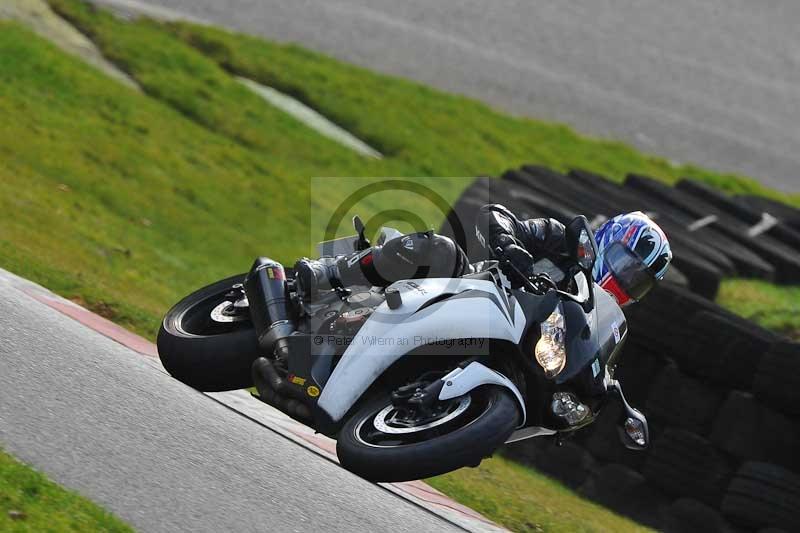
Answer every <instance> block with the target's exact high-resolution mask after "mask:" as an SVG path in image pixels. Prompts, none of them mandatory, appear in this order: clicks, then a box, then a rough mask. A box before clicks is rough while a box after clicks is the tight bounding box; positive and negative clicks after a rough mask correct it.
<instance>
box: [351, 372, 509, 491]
mask: <svg viewBox="0 0 800 533" xmlns="http://www.w3.org/2000/svg"><path fill="white" fill-rule="evenodd" d="M519 420H520V412H519V407H518V406H517V402H516V400H515V399H514V398H513V396H512V395H511V394H510V392H509V391H507V390H505V389H503V388H501V387H496V386H484V387H479V388H477V389H474V390H472V391H470V392H469V393H467V394H465V395H463V396H459V397H458V398H453V399H451V400H445V401H441V402H437V404H436V405H435V406H433V407H431V408H429V409H428V410H426V411H425V412H420V411H415V410H413V409H409V408H407V407H397V406H394V405H393V404H392V402H391V401H390V400H389V398H388V395H386V396H382V397H380V398H378V399H376V400H374V401H372V402H370V403H368V404H367V405H365V406H364V407H363V408H362V409H360V410H359V411H358V412H356V414H355V415H354V416H353V417H352V418H350V420H348V421H347V423H346V424H345V426H344V427H343V428H342V431H341V433H340V434H339V439H338V441H337V443H336V452H337V454H338V456H339V461H340V462H341V464H342V466H344V467H345V468H347V469H348V470H350V471H351V472H354V473H355V474H358V475H359V476H361V477H363V478H365V479H368V480H370V481H408V480H412V479H422V478H427V477H431V476H435V475H439V474H443V473H445V472H450V471H452V470H456V469H457V468H461V467H463V466H477V465H478V464H479V463H480V462H481V460H482V459H483V458H484V457H488V456H490V455H491V454H492V453H493V452H494V450H495V449H497V447H499V446H500V445H502V444H503V443H504V442H505V440H506V439H507V438H508V437H509V435H511V433H512V432H513V431H514V428H515V427H516V426H517V424H518V423H519Z"/></svg>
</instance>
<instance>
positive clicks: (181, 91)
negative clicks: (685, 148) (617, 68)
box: [0, 0, 800, 529]
mask: <svg viewBox="0 0 800 533" xmlns="http://www.w3.org/2000/svg"><path fill="white" fill-rule="evenodd" d="M51 4H52V5H53V7H54V9H56V10H57V11H58V12H59V13H60V14H61V15H62V16H64V17H65V18H67V19H69V20H70V21H72V22H73V23H74V24H75V25H76V26H77V27H78V28H79V29H80V30H81V31H82V32H83V33H85V34H86V35H88V36H89V37H90V38H91V39H92V40H93V41H94V42H95V43H97V45H98V46H99V48H100V49H101V51H102V52H103V54H104V55H105V56H106V57H107V58H109V59H111V60H112V61H113V62H114V63H115V64H117V65H118V66H120V67H121V68H122V69H123V70H124V71H125V72H126V73H128V74H129V75H130V76H132V77H133V78H134V79H135V80H136V81H137V83H138V84H139V85H140V86H141V87H142V89H143V91H144V93H138V92H136V91H133V90H130V89H128V88H126V87H123V86H121V85H119V84H117V83H115V82H114V81H113V80H111V79H109V78H106V77H104V76H103V75H102V74H101V73H99V72H97V71H95V70H93V69H92V68H90V67H89V66H87V65H85V64H84V63H82V62H80V61H79V60H77V59H75V58H72V57H70V56H67V55H65V54H63V53H61V52H60V51H59V50H57V49H56V48H54V47H53V46H51V45H50V44H48V43H47V42H45V41H43V40H42V39H40V38H38V37H36V36H35V35H33V34H32V33H30V32H29V31H27V30H25V29H24V28H22V27H21V26H19V25H17V24H12V23H0V123H2V124H3V128H0V266H2V267H4V268H7V269H9V270H12V271H14V272H16V273H18V274H20V275H22V276H25V277H27V278H30V279H32V280H34V281H36V282H38V283H41V284H43V285H45V286H47V287H49V288H50V289H52V290H54V291H56V292H59V293H61V294H62V295H65V296H67V297H70V298H73V299H75V300H77V301H80V302H82V303H85V304H86V305H87V306H88V307H89V308H92V309H95V310H97V311H98V312H100V313H101V314H103V315H104V316H106V317H108V318H110V319H112V320H114V321H116V322H118V323H120V324H122V325H124V326H126V327H128V328H130V329H133V330H135V331H137V332H139V333H141V334H143V335H145V336H147V337H150V338H153V337H154V335H155V332H156V330H157V327H158V323H159V319H160V317H161V316H162V315H163V313H164V311H165V310H166V309H167V308H168V307H169V306H170V305H171V304H173V303H174V302H175V301H177V300H178V299H179V298H180V297H181V296H183V295H184V294H186V293H188V292H189V291H191V290H193V289H196V288H197V287H199V286H202V285H204V284H206V283H209V282H212V281H214V280H216V279H220V278H222V277H225V276H228V275H231V274H232V273H235V272H241V271H242V270H244V269H246V268H247V266H248V265H249V264H250V262H251V261H252V258H253V257H255V256H257V255H261V254H269V255H270V256H272V257H274V258H275V259H278V260H281V261H285V262H292V261H294V259H296V258H297V257H299V256H301V255H304V254H310V253H312V252H311V250H310V246H309V245H310V242H311V239H309V238H308V237H309V235H310V232H311V227H312V226H313V225H314V224H313V221H314V220H324V219H325V218H326V217H328V216H329V215H330V213H332V212H334V211H335V210H336V208H337V206H339V205H340V202H341V201H342V199H343V196H342V194H343V192H344V191H347V190H350V189H349V188H348V187H345V186H343V183H345V182H348V183H353V184H362V183H364V181H362V180H370V179H373V180H375V181H379V180H380V178H368V177H369V176H399V177H414V176H475V175H478V174H485V173H499V172H500V171H502V170H504V169H506V168H510V167H513V166H517V165H520V164H522V163H537V164H543V165H548V166H551V167H554V168H558V169H562V170H563V169H567V168H568V167H572V166H578V167H583V168H586V169H588V170H592V171H595V172H598V173H602V174H604V175H607V176H609V177H611V178H612V179H616V180H620V179H622V177H623V176H624V175H625V174H626V173H627V172H637V173H642V174H648V175H652V176H655V177H657V178H659V179H662V180H664V181H667V182H672V181H675V180H676V179H678V178H679V177H681V176H690V177H694V178H696V179H700V180H703V181H706V182H708V183H712V184H715V185H717V186H719V187H721V188H723V189H725V190H727V191H730V192H749V193H755V194H763V195H767V196H772V197H778V195H777V193H775V192H774V191H769V190H766V189H764V188H763V187H762V186H760V185H759V184H757V183H756V182H754V181H753V180H749V179H746V178H742V177H738V176H731V175H723V174H717V173H713V172H710V171H706V170H702V169H699V168H695V167H673V166H671V165H670V164H668V163H667V162H666V161H665V160H663V159H660V158H657V157H653V156H650V155H647V154H642V153H640V152H638V151H636V150H634V149H632V148H630V147H628V146H625V145H623V144H621V143H617V142H609V141H603V140H598V139H589V138H586V137H582V136H580V135H578V134H576V133H575V132H574V131H572V130H571V129H569V128H567V127H565V126H561V125H557V124H551V123H545V122H539V121H535V120H530V119H522V118H515V117H511V116H508V115H504V114H502V113H499V112H497V111H494V110H492V109H491V108H489V107H487V106H485V105H483V104H481V103H478V102H475V101H473V100H469V99H466V98H463V97H459V96H454V95H449V94H445V93H442V92H438V91H434V90H432V89H429V88H426V87H424V86H421V85H418V84H415V83H412V82H408V81H405V80H401V79H397V78H393V77H389V76H382V75H378V74H375V73H372V72H369V71H366V70H364V69H360V68H357V67H353V66H351V65H347V64H344V63H341V62H338V61H336V60H333V59H331V58H328V57H325V56H323V55H320V54H316V53H312V52H309V51H307V50H304V49H302V48H299V47H297V46H291V45H276V44H273V43H269V42H265V41H262V40H259V39H255V38H252V37H247V36H242V35H236V34H232V33H228V32H224V31H221V30H217V29H213V28H206V27H201V26H193V25H188V24H161V23H158V22H154V21H151V20H146V19H145V20H137V21H122V20H118V19H116V18H114V17H113V16H111V15H109V14H107V13H106V12H104V11H101V10H97V9H95V8H93V7H91V6H89V5H87V4H84V3H81V2H77V1H74V0H51ZM232 73H235V74H238V75H242V76H245V77H249V78H252V79H255V80H257V81H260V82H263V83H266V84H269V85H272V86H274V87H276V88H278V89H281V90H283V91H285V92H287V93H290V94H293V95H295V96H296V97H298V98H299V99H300V100H302V101H304V102H305V103H306V104H308V105H310V106H311V107H313V108H315V109H317V110H318V111H320V112H322V113H323V114H325V115H327V116H328V117H329V118H332V119H333V120H334V121H335V122H337V123H338V124H340V125H342V126H344V127H345V128H347V129H348V130H350V131H351V132H353V133H354V134H356V135H357V136H359V137H361V138H362V139H364V140H365V141H366V142H368V143H369V144H371V145H373V146H375V147H376V148H377V149H378V150H380V151H381V152H382V153H384V154H385V155H386V157H385V159H383V160H381V161H375V160H372V159H369V158H363V157H360V156H358V155H356V154H354V153H352V152H350V151H349V150H348V149H346V148H344V147H341V146H339V145H338V144H336V143H334V142H332V141H330V140H328V139H326V138H324V137H322V136H321V135H319V134H317V133H316V132H314V131H313V130H311V129H309V128H307V127H306V126H304V125H302V124H300V123H297V122H296V121H294V120H292V119H291V118H290V117H288V116H287V115H285V114H284V113H282V112H281V111H279V110H277V109H275V108H272V107H270V106H269V105H267V104H266V103H265V102H263V101H262V100H261V99H259V98H258V97H256V96H255V95H253V94H251V93H250V92H249V91H247V90H246V89H244V88H243V87H241V86H240V85H239V84H238V83H236V82H235V81H233V80H232V77H231V74H232ZM314 176H329V177H339V178H340V179H336V180H333V179H328V180H325V179H314V180H312V179H311V178H312V177H314ZM346 177H350V178H347V179H345V178H346ZM418 181H419V182H420V183H423V184H425V185H426V186H430V187H431V188H433V189H435V190H436V191H437V193H439V194H440V195H441V196H442V198H443V199H444V200H445V201H446V202H448V201H449V202H452V201H453V200H454V199H455V198H456V197H457V196H458V194H459V193H460V192H461V190H462V189H463V186H464V185H465V184H466V180H458V179H454V180H447V179H431V178H421V179H419V180H418ZM312 185H313V186H312ZM782 199H783V200H785V201H790V202H794V203H795V204H796V205H800V199H798V198H797V197H792V198H785V197H784V198H782ZM387 207H391V208H392V209H394V210H397V211H399V210H403V209H405V210H413V211H414V212H415V213H417V214H418V215H419V216H420V218H421V220H422V221H423V224H425V225H428V226H431V227H435V226H438V224H439V222H440V220H441V217H442V215H441V213H439V212H438V211H437V209H436V208H435V206H431V205H427V204H425V203H424V202H423V203H421V202H418V201H417V200H416V199H413V198H412V199H409V197H408V195H402V194H400V195H394V196H392V195H387V196H375V197H373V198H371V199H370V201H369V202H366V203H365V204H362V205H361V206H360V207H359V210H360V211H361V213H362V214H363V215H365V218H369V217H370V216H371V215H378V214H380V213H381V212H384V213H385V211H383V210H384V209H385V208H387ZM389 216H391V215H389ZM384 218H385V217H384ZM503 465H505V467H508V468H509V469H511V466H510V465H506V463H505V462H504V461H503V460H495V461H494V462H490V463H488V464H487V466H486V467H481V468H480V469H478V470H475V471H472V470H470V471H464V472H457V473H454V474H451V475H448V476H445V477H443V478H440V479H437V480H434V481H433V483H434V484H435V485H438V486H440V487H442V488H444V490H445V491H447V492H448V493H450V494H451V495H453V496H455V497H456V498H460V499H462V501H465V503H468V504H470V505H472V504H474V505H476V506H477V507H478V508H479V509H480V510H482V511H484V512H486V513H487V515H488V516H490V517H491V518H494V519H495V520H498V521H500V522H504V521H506V520H509V521H512V520H518V519H519V520H522V519H521V518H519V517H523V516H526V515H527V514H528V513H529V512H531V513H532V512H534V511H533V509H530V508H529V507H530V506H531V505H533V504H532V503H531V502H530V500H528V499H526V497H523V496H525V495H527V494H530V493H533V492H535V491H536V490H544V489H542V488H541V486H542V485H541V484H547V483H550V484H551V485H552V487H551V488H552V490H553V491H555V492H554V493H555V494H561V496H563V497H566V496H564V493H563V492H558V491H563V490H565V489H561V488H557V487H558V486H557V485H556V484H555V483H553V482H549V481H548V480H546V478H535V476H534V475H533V474H531V476H534V477H530V478H529V477H526V476H525V474H524V473H523V471H521V470H520V471H517V470H513V469H512V470H508V471H507V472H505V473H504V474H503V475H508V476H516V477H515V478H514V479H516V480H518V484H516V485H514V486H513V488H512V487H510V486H509V485H507V484H506V483H504V482H503V483H500V482H493V483H494V484H493V486H492V487H489V488H486V487H483V488H482V489H481V490H484V489H487V490H488V492H487V494H490V495H491V496H487V498H493V499H496V502H497V501H502V502H503V505H500V504H499V503H496V502H495V504H492V503H491V501H490V500H485V501H483V502H482V503H481V502H475V501H473V500H474V499H475V498H478V495H477V494H476V493H477V492H478V489H477V488H476V487H477V486H478V485H477V483H478V482H479V481H480V480H481V479H484V480H485V479H496V478H492V476H493V475H494V476H497V475H499V474H497V472H500V471H501V470H502V469H503V468H505V467H504V466H503ZM489 466H491V467H492V469H493V470H492V472H495V474H491V473H487V474H486V477H484V478H482V477H480V476H483V475H484V474H482V472H489V471H488V470H485V468H489ZM471 476H478V477H471ZM534 479H538V481H537V483H539V485H536V484H533V483H534V482H533V480H534ZM528 482H530V483H531V484H533V485H531V486H532V487H535V486H538V487H539V489H533V488H526V487H528V484H527V483H528ZM466 487H470V488H466ZM470 489H471V490H470ZM570 501H574V502H575V503H574V507H581V508H582V509H583V507H582V506H584V505H585V506H587V507H585V509H586V511H585V512H584V511H580V512H579V511H578V510H575V509H573V510H571V511H570V513H571V516H573V517H576V518H575V519H574V521H573V522H570V523H573V524H579V523H580V522H581V521H582V520H584V519H585V520H586V522H585V523H583V525H581V526H576V527H578V528H580V527H584V528H589V527H592V526H593V525H595V524H594V520H595V518H594V515H593V513H594V512H595V510H596V506H593V505H591V504H589V503H586V502H582V503H577V502H580V500H578V499H576V500H570ZM571 505H572V504H571ZM540 509H542V513H544V514H543V515H537V516H540V518H537V519H536V521H535V522H536V523H533V522H531V523H532V524H533V525H534V526H537V525H542V524H543V525H542V527H550V526H547V524H556V523H557V522H560V521H562V520H566V518H564V517H563V516H562V515H561V514H559V512H560V509H558V508H556V507H555V506H553V505H549V504H548V505H541V506H540ZM548 516H549V517H550V518H548ZM515 517H517V518H515ZM513 523H514V524H516V525H520V527H523V526H524V523H523V522H516V521H515V522H513ZM620 524H623V522H621V523H620ZM552 527H556V526H555V525H554V526H552ZM620 527H623V526H620ZM626 527H627V526H626ZM623 529H624V527H623Z"/></svg>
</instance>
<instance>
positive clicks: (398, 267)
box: [295, 204, 672, 305]
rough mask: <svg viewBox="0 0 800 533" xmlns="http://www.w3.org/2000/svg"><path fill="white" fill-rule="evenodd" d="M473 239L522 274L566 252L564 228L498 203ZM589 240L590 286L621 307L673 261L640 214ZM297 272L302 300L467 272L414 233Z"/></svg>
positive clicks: (303, 264)
mask: <svg viewBox="0 0 800 533" xmlns="http://www.w3.org/2000/svg"><path fill="white" fill-rule="evenodd" d="M476 235H477V237H478V240H479V241H480V243H481V245H482V246H484V247H485V248H486V249H487V250H488V252H489V256H490V257H492V258H495V259H499V257H498V253H499V254H500V255H502V257H503V258H504V259H506V260H508V262H510V263H511V264H512V265H513V266H514V267H515V268H516V269H517V270H519V271H520V272H521V273H522V274H523V275H530V274H531V273H532V272H533V263H534V257H536V258H537V259H541V258H553V259H558V258H559V257H563V256H565V255H566V254H567V253H568V251H567V249H566V244H565V239H564V235H565V228H564V225H563V224H561V223H560V222H558V221H557V220H554V219H552V218H535V219H530V220H519V219H518V218H517V217H516V216H514V214H513V213H511V211H509V210H508V209H506V208H505V207H503V206H502V205H499V204H489V205H485V206H483V207H482V208H481V209H480V211H479V212H478V217H477V221H476ZM595 239H596V241H597V246H598V252H599V255H598V258H597V262H596V263H595V267H594V271H593V276H594V280H595V282H596V283H598V284H599V285H600V286H601V287H603V288H604V289H605V290H606V291H608V292H609V293H610V294H611V295H612V296H613V297H614V298H615V299H616V300H617V302H618V303H619V304H620V305H626V304H628V303H631V302H633V301H638V300H641V298H642V297H643V296H644V295H645V294H646V293H647V291H649V290H650V288H652V286H653V284H654V283H655V281H656V280H660V279H662V278H663V277H664V275H665V274H666V272H667V268H668V267H669V263H670V261H671V260H672V251H671V250H670V245H669V241H668V240H667V237H666V235H665V234H664V232H663V231H662V230H661V228H660V227H658V225H657V224H656V223H655V222H653V221H652V220H651V219H650V218H649V217H648V216H647V215H645V214H643V213H641V212H639V211H636V212H633V213H627V214H622V215H618V216H616V217H614V218H612V219H611V220H608V221H607V222H606V223H604V224H603V226H601V227H600V229H599V230H598V231H597V233H596V234H595ZM295 269H296V272H297V281H298V289H299V291H300V294H301V295H302V296H303V297H306V298H308V297H312V296H313V295H315V294H316V293H317V291H319V290H324V289H331V288H338V287H348V286H351V285H370V286H379V287H385V286H387V285H390V284H391V283H393V282H395V281H397V280H401V279H413V278H437V277H447V278H449V277H458V276H462V275H464V274H467V273H469V272H470V270H471V267H470V264H469V260H468V259H467V256H466V254H465V253H464V251H463V250H462V249H461V247H460V246H458V245H457V244H456V243H455V242H453V240H452V239H450V238H449V237H444V236H442V235H437V234H435V233H433V232H420V233H411V234H408V235H404V236H403V237H399V238H396V239H392V240H389V241H387V242H386V243H384V244H383V245H377V246H373V247H371V248H368V249H366V250H363V251H361V252H355V253H353V254H350V255H347V256H343V257H340V258H337V259H336V260H334V261H314V260H310V259H301V260H300V261H298V262H297V264H296V265H295ZM512 278H513V276H512Z"/></svg>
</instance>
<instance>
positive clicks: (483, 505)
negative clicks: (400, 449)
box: [426, 456, 649, 533]
mask: <svg viewBox="0 0 800 533" xmlns="http://www.w3.org/2000/svg"><path fill="white" fill-rule="evenodd" d="M426 481H427V482H428V483H430V484H431V485H432V486H433V487H435V488H437V489H438V490H440V491H442V492H445V493H447V494H449V495H450V496H452V497H453V498H454V499H456V500H458V501H460V502H461V503H463V504H465V505H468V506H469V507H471V508H472V509H475V510H476V511H478V512H480V513H482V514H484V515H485V516H491V517H492V518H494V519H495V520H497V521H498V522H499V523H501V524H503V525H505V526H506V527H508V528H509V529H511V530H512V531H552V532H564V533H567V532H570V533H571V532H576V531H581V532H584V531H585V532H589V531H593V532H594V531H598V532H599V531H609V532H611V531H614V532H616V531H649V530H648V529H647V528H645V527H644V526H641V525H639V524H636V523H635V522H632V521H630V520H628V519H626V518H622V517H620V516H618V515H616V514H614V513H612V512H611V511H609V510H608V509H605V508H604V507H601V506H599V505H596V504H593V503H589V502H587V501H586V500H583V499H581V498H580V497H579V496H577V495H576V494H575V493H574V492H572V491H571V490H569V489H568V488H566V487H564V486H563V485H561V484H560V483H558V482H556V481H553V480H551V479H550V478H548V477H547V476H544V475H542V474H539V473H538V472H536V471H534V470H531V469H528V468H526V467H524V466H521V465H519V464H517V463H514V462H513V461H510V460H508V459H505V458H504V457H502V456H499V457H498V456H495V457H493V458H491V459H487V460H484V461H483V462H482V463H481V466H480V468H462V469H461V470H457V471H455V472H451V473H449V474H446V475H444V476H438V477H435V478H432V479H428V480H426Z"/></svg>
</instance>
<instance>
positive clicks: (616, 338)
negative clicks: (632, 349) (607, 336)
mask: <svg viewBox="0 0 800 533" xmlns="http://www.w3.org/2000/svg"><path fill="white" fill-rule="evenodd" d="M611 331H612V332H613V333H614V342H615V343H617V344H619V340H620V339H621V338H622V336H621V335H620V334H619V326H618V325H617V323H616V322H614V323H613V324H611Z"/></svg>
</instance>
